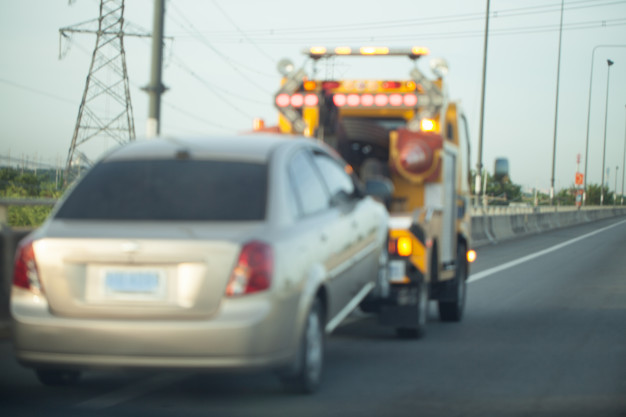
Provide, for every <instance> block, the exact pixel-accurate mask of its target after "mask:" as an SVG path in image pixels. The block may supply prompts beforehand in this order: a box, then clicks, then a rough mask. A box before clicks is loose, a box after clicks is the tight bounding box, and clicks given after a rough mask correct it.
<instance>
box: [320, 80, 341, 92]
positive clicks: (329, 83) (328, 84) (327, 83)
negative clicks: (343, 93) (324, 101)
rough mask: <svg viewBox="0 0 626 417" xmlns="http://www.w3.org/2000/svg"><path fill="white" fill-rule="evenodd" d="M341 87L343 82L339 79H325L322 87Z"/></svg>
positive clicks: (331, 88) (329, 88)
mask: <svg viewBox="0 0 626 417" xmlns="http://www.w3.org/2000/svg"><path fill="white" fill-rule="evenodd" d="M339 87H341V83H340V82H339V81H324V82H322V88H323V89H324V90H334V89H335V88H339Z"/></svg>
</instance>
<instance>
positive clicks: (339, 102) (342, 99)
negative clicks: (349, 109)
mask: <svg viewBox="0 0 626 417" xmlns="http://www.w3.org/2000/svg"><path fill="white" fill-rule="evenodd" d="M333 104H334V105H335V106H337V107H343V106H345V105H346V95H345V94H335V95H334V96H333Z"/></svg>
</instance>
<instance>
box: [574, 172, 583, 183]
mask: <svg viewBox="0 0 626 417" xmlns="http://www.w3.org/2000/svg"><path fill="white" fill-rule="evenodd" d="M575 184H576V185H583V174H582V173H580V172H577V173H576V182H575Z"/></svg>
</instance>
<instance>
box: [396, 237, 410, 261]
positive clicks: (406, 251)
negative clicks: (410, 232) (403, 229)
mask: <svg viewBox="0 0 626 417" xmlns="http://www.w3.org/2000/svg"><path fill="white" fill-rule="evenodd" d="M397 251H398V255H400V256H411V254H412V253H413V242H412V241H411V238H410V237H407V236H401V237H399V238H398V244H397Z"/></svg>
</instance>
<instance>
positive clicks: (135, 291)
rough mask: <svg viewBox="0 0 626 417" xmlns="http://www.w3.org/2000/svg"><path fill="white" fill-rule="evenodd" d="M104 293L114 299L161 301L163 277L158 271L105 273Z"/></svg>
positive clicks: (163, 290)
mask: <svg viewBox="0 0 626 417" xmlns="http://www.w3.org/2000/svg"><path fill="white" fill-rule="evenodd" d="M104 293H105V294H106V295H107V297H111V298H116V299H132V300H141V299H147V300H156V299H161V298H162V297H163V296H164V293H165V277H164V276H163V274H161V273H159V271H134V270H112V271H107V272H106V273H105V276H104Z"/></svg>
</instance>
